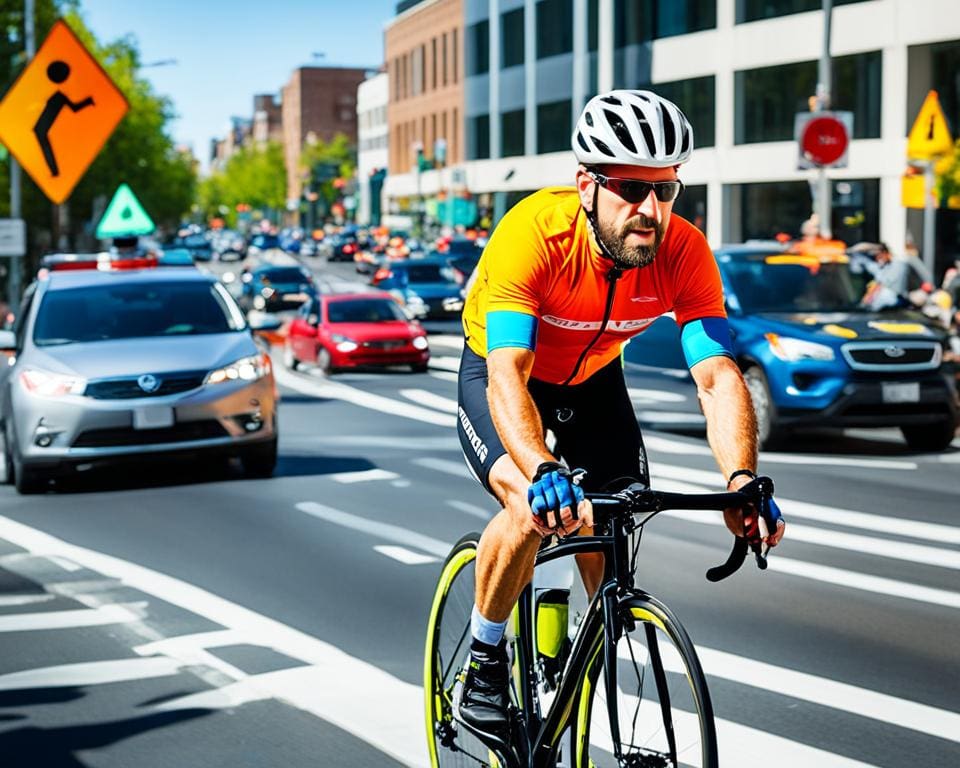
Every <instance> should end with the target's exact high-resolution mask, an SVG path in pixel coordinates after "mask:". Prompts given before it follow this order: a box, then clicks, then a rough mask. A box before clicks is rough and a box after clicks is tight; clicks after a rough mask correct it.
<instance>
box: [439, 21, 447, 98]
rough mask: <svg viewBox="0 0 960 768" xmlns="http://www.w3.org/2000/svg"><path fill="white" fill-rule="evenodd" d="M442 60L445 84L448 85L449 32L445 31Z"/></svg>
mask: <svg viewBox="0 0 960 768" xmlns="http://www.w3.org/2000/svg"><path fill="white" fill-rule="evenodd" d="M440 58H441V60H442V62H443V85H444V87H446V85H447V33H446V32H444V33H443V45H442V55H441V57H440Z"/></svg>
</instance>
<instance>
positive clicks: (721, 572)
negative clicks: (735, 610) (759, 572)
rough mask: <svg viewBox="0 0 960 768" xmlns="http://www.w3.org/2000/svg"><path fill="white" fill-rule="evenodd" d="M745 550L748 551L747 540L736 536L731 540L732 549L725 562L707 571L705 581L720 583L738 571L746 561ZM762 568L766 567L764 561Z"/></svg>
mask: <svg viewBox="0 0 960 768" xmlns="http://www.w3.org/2000/svg"><path fill="white" fill-rule="evenodd" d="M747 549H749V547H748V545H747V540H746V539H745V538H744V537H743V536H736V537H735V538H734V540H733V549H732V550H731V551H730V555H729V557H727V561H726V562H725V563H723V564H722V565H716V566H714V567H713V568H709V569H707V581H713V582H717V581H721V580H722V579H725V578H727V576H732V575H733V574H734V573H736V572H737V571H738V570H740V566H741V565H743V561H744V560H746V559H747ZM763 567H764V568H765V567H766V561H764V566H763Z"/></svg>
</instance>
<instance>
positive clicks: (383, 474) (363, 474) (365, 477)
mask: <svg viewBox="0 0 960 768" xmlns="http://www.w3.org/2000/svg"><path fill="white" fill-rule="evenodd" d="M330 477H331V478H333V479H334V480H336V481H337V482H338V483H346V484H352V483H367V482H370V481H371V480H395V479H396V478H398V477H400V475H398V474H397V473H396V472H390V471H388V470H386V469H361V470H358V471H356V472H336V473H334V474H332V475H330Z"/></svg>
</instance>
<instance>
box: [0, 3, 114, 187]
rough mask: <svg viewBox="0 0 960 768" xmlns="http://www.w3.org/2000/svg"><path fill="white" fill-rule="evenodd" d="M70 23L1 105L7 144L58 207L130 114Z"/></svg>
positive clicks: (0, 137) (1, 137) (1, 133)
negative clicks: (118, 125) (111, 135)
mask: <svg viewBox="0 0 960 768" xmlns="http://www.w3.org/2000/svg"><path fill="white" fill-rule="evenodd" d="M129 108H130V107H129V104H128V103H127V100H126V98H125V97H124V95H123V94H122V93H121V92H120V90H119V89H118V88H117V87H116V86H115V85H114V84H113V81H112V80H111V79H110V76H109V75H108V74H107V73H106V72H105V71H104V70H103V68H102V67H101V66H100V64H99V63H98V62H97V60H96V59H94V58H93V56H92V55H91V54H90V52H89V51H87V49H86V48H85V47H84V45H83V43H81V42H80V40H79V39H78V38H77V36H76V35H75V34H74V33H73V31H72V30H71V29H70V27H68V26H67V24H66V23H65V22H63V21H58V22H56V24H54V25H53V29H51V30H50V34H49V35H48V36H47V39H46V40H45V41H44V43H43V45H42V46H40V50H39V51H37V55H36V56H35V57H34V59H33V60H32V61H31V62H30V63H29V64H28V65H27V68H26V69H25V70H24V71H23V73H22V74H21V75H20V77H19V78H17V81H16V82H15V83H14V84H13V87H12V88H11V89H10V90H9V91H7V95H6V96H4V97H3V101H2V102H0V142H2V143H3V144H5V145H6V147H7V149H9V150H10V153H11V154H12V155H13V156H14V157H16V158H17V161H18V162H19V163H20V165H22V166H23V168H24V170H25V171H26V172H27V173H29V174H30V176H31V178H33V180H34V181H35V182H36V184H37V186H38V187H40V189H42V190H43V192H44V194H45V195H46V196H47V197H49V198H50V199H51V200H52V201H53V202H55V203H62V202H63V201H64V200H66V199H67V198H68V197H69V196H70V193H71V192H72V191H73V188H74V187H75V186H76V185H77V182H78V181H80V179H81V178H82V177H83V174H84V173H86V170H87V168H89V167H90V163H92V162H93V160H94V158H95V157H96V156H97V154H99V152H100V150H101V149H102V148H103V145H104V143H105V142H106V140H107V139H108V138H109V137H110V134H111V133H113V131H114V129H115V128H116V127H117V123H119V122H120V120H121V119H122V118H123V116H124V115H125V114H126V113H127V110H128V109H129Z"/></svg>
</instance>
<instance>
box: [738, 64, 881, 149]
mask: <svg viewBox="0 0 960 768" xmlns="http://www.w3.org/2000/svg"><path fill="white" fill-rule="evenodd" d="M882 66H883V60H882V57H881V53H880V51H871V52H869V53H857V54H854V55H852V56H841V57H839V58H836V59H834V60H833V67H832V70H833V85H832V89H831V90H832V97H833V107H834V109H838V110H850V111H852V112H853V113H854V116H853V137H854V138H855V139H868V138H878V137H879V136H880V107H881V93H882V85H883V76H882ZM735 84H736V85H735V91H736V95H735V102H736V107H735V110H734V111H735V115H736V117H735V124H734V141H735V143H737V144H753V143H757V142H762V141H789V140H791V139H793V122H794V116H795V115H796V113H797V112H806V111H808V109H809V104H808V99H809V98H810V96H812V95H813V94H814V93H815V92H816V88H817V62H815V61H801V62H797V63H794V64H781V65H779V66H775V67H762V68H760V69H747V70H741V71H739V72H737V73H736V74H735Z"/></svg>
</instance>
